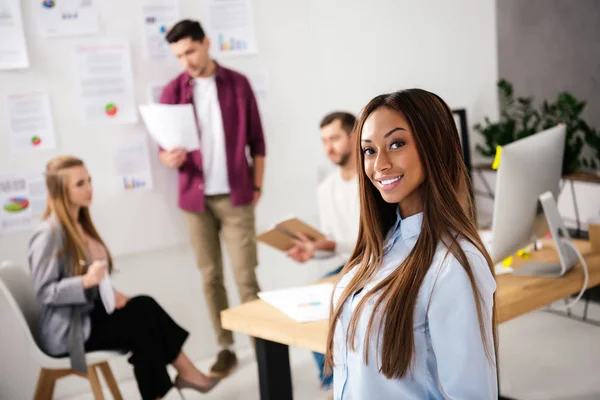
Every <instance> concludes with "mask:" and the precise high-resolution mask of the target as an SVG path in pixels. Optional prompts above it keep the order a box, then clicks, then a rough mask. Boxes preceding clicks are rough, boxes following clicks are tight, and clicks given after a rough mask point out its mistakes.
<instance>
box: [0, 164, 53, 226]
mask: <svg viewBox="0 0 600 400" xmlns="http://www.w3.org/2000/svg"><path fill="white" fill-rule="evenodd" d="M0 207H1V208H0V235H2V234H10V233H14V232H20V231H26V230H30V229H33V228H35V227H36V226H37V225H38V224H39V223H40V222H41V218H42V215H43V213H44V209H45V207H46V183H45V181H44V176H43V175H42V174H41V173H40V174H35V175H34V174H30V175H20V176H19V175H5V176H0Z"/></svg>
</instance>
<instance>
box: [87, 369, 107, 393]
mask: <svg viewBox="0 0 600 400" xmlns="http://www.w3.org/2000/svg"><path fill="white" fill-rule="evenodd" d="M87 378H88V379H89V381H90V385H91V386H92V393H94V399H96V400H104V395H103V394H102V386H100V379H98V372H97V371H96V366H95V365H88V376H87Z"/></svg>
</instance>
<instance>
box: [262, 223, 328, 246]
mask: <svg viewBox="0 0 600 400" xmlns="http://www.w3.org/2000/svg"><path fill="white" fill-rule="evenodd" d="M298 233H303V234H304V235H306V236H308V237H309V238H310V239H312V240H318V239H323V238H325V235H323V234H322V233H321V232H319V231H318V230H316V229H315V228H313V227H312V226H310V225H308V224H306V223H304V222H302V221H300V220H299V219H298V218H289V219H286V220H285V221H282V222H280V223H278V224H276V225H275V226H274V227H273V228H272V229H270V230H268V231H266V232H264V233H262V234H260V235H258V236H257V237H256V239H257V240H258V241H259V242H262V243H264V244H267V245H269V246H271V247H274V248H276V249H278V250H282V251H288V250H289V249H291V248H292V247H294V240H298V239H299V236H298Z"/></svg>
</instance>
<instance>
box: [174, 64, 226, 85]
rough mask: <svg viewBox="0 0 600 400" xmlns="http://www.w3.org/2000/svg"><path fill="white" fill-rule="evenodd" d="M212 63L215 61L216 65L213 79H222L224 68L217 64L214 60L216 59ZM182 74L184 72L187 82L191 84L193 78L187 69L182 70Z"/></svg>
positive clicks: (223, 77)
mask: <svg viewBox="0 0 600 400" xmlns="http://www.w3.org/2000/svg"><path fill="white" fill-rule="evenodd" d="M213 61H214V60H213ZM214 63H215V67H216V69H215V75H214V76H215V79H217V80H223V79H225V70H224V69H223V67H221V66H220V65H219V63H218V62H216V61H215V62H214ZM184 74H185V77H186V80H187V82H188V84H190V85H191V84H192V82H194V78H192V77H191V76H190V74H189V73H188V72H187V71H184Z"/></svg>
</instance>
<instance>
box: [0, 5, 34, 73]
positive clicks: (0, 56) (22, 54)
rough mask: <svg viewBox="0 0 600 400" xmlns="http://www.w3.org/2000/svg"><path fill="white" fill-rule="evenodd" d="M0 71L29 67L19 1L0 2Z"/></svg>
mask: <svg viewBox="0 0 600 400" xmlns="http://www.w3.org/2000/svg"><path fill="white" fill-rule="evenodd" d="M0 38H2V39H1V40H0V69H20V68H27V67H29V57H28V56H27V46H26V44H25V34H24V33H23V19H22V17H21V0H0Z"/></svg>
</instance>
